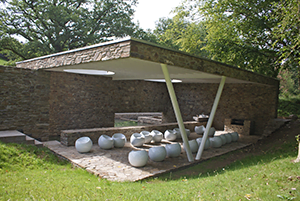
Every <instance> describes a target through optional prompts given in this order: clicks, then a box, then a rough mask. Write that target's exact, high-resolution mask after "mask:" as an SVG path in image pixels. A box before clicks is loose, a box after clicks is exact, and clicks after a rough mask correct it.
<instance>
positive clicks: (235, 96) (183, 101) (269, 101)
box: [175, 83, 278, 135]
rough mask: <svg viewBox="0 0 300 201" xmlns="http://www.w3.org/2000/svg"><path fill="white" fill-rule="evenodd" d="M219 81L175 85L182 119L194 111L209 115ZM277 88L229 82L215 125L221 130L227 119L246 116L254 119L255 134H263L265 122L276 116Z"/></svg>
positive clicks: (185, 118)
mask: <svg viewBox="0 0 300 201" xmlns="http://www.w3.org/2000/svg"><path fill="white" fill-rule="evenodd" d="M218 86H219V85H218V84H180V85H176V86H175V90H176V92H177V97H178V103H179V106H180V109H181V110H182V116H183V119H184V120H185V121H186V120H187V119H191V118H192V116H193V115H195V114H202V113H204V114H209V113H210V110H211V108H212V105H213V102H214V98H215V95H216V93H217V90H218ZM277 95H278V87H271V86H267V85H260V84H226V83H225V85H224V89H223V92H222V96H221V99H220V102H219V105H218V108H217V111H216V115H215V118H214V122H213V126H214V127H215V128H216V129H218V130H221V129H223V128H224V120H225V119H226V118H230V119H244V120H251V121H252V122H254V134H255V135H262V133H263V129H264V127H265V124H266V122H268V121H269V120H270V119H274V118H276V117H277Z"/></svg>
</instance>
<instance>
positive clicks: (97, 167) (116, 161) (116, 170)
mask: <svg viewBox="0 0 300 201" xmlns="http://www.w3.org/2000/svg"><path fill="white" fill-rule="evenodd" d="M221 133H224V131H217V132H216V134H215V135H220V134H221ZM198 137H199V135H197V134H196V133H191V135H190V137H189V138H190V139H196V138H198ZM259 138H260V137H259V136H242V135H240V139H239V140H238V142H232V143H230V144H225V145H223V146H222V147H220V148H209V149H207V150H204V152H203V155H202V158H201V160H199V161H194V162H192V163H190V162H188V160H187V156H186V153H185V152H184V151H183V149H182V153H181V154H180V156H179V157H177V158H168V157H167V158H166V159H165V160H164V161H162V162H154V161H151V159H149V160H148V163H147V165H146V166H145V167H141V168H136V167H132V166H131V165H130V164H129V162H128V158H127V157H128V153H129V152H130V151H131V150H134V149H145V150H148V149H149V148H150V147H152V146H164V145H166V144H167V143H170V142H168V141H165V140H163V141H162V143H160V144H146V145H144V146H143V147H141V148H135V147H132V146H131V145H130V143H129V142H127V143H126V145H125V147H123V148H113V149H111V150H104V149H100V147H99V146H98V145H95V144H94V145H93V148H92V150H91V151H90V152H89V153H85V154H80V153H78V152H77V151H76V149H75V147H74V146H69V147H67V146H64V145H62V144H60V143H59V142H58V141H49V142H45V143H44V145H45V146H46V147H48V148H49V149H50V150H52V151H53V152H55V153H56V154H58V155H59V156H61V157H63V158H65V159H67V160H69V161H70V162H71V163H73V164H74V165H75V166H78V167H81V168H84V169H86V170H87V171H88V172H90V173H92V174H95V175H97V176H99V177H100V178H104V179H108V180H111V181H138V180H142V179H145V178H149V177H155V176H157V175H159V174H161V173H165V172H170V171H174V170H176V169H179V168H184V167H188V166H191V165H195V164H197V163H200V162H202V161H204V160H207V159H209V158H213V157H215V156H219V155H223V154H225V153H228V152H231V151H234V150H238V149H241V148H244V147H247V146H249V145H251V144H252V143H255V142H256V141H257V140H258V139H259ZM180 143H181V145H182V142H180ZM195 155H196V154H193V156H194V157H195Z"/></svg>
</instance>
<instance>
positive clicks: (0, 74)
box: [0, 66, 50, 140]
mask: <svg viewBox="0 0 300 201" xmlns="http://www.w3.org/2000/svg"><path fill="white" fill-rule="evenodd" d="M49 75H50V74H49V73H46V72H44V71H32V70H25V69H19V68H14V67H4V66H0V113H1V114H0V130H22V131H23V132H24V133H26V134H28V135H31V136H32V137H34V138H37V139H39V140H45V139H48V136H49V132H48V126H49V91H50V82H49V81H50V79H49V78H50V77H49Z"/></svg>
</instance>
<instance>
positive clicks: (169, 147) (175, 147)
mask: <svg viewBox="0 0 300 201" xmlns="http://www.w3.org/2000/svg"><path fill="white" fill-rule="evenodd" d="M165 148H166V151H167V156H168V157H171V158H175V157H178V156H179V155H180V153H181V146H180V144H179V143H175V144H166V146H165Z"/></svg>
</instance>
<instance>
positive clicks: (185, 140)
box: [161, 64, 194, 162]
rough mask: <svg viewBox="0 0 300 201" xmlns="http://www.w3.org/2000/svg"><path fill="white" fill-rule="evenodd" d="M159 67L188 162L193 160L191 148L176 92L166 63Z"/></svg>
mask: <svg viewBox="0 0 300 201" xmlns="http://www.w3.org/2000/svg"><path fill="white" fill-rule="evenodd" d="M161 68H162V71H163V73H164V76H165V80H166V84H167V88H168V91H169V95H170V98H171V102H172V105H173V109H174V112H175V116H176V119H177V123H178V126H179V129H180V133H181V137H182V140H183V144H184V147H185V151H186V154H187V157H188V160H189V162H193V161H194V157H193V155H192V151H191V148H190V145H189V140H188V138H187V135H186V132H185V127H184V124H183V120H182V116H181V112H180V109H179V105H178V102H177V98H176V94H175V91H174V88H173V84H172V82H171V78H170V74H169V71H168V67H167V65H166V64H161Z"/></svg>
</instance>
